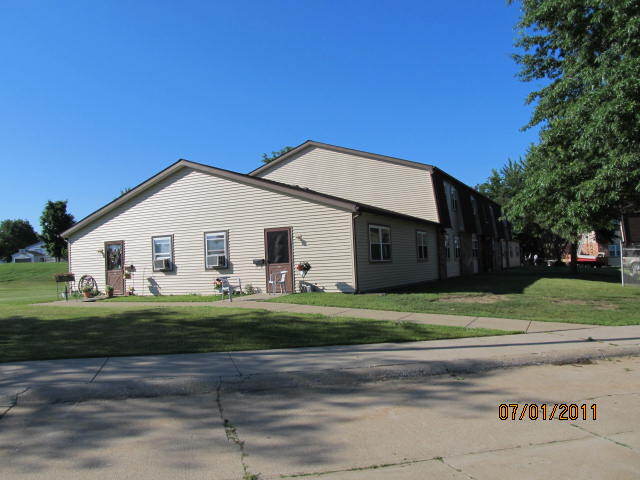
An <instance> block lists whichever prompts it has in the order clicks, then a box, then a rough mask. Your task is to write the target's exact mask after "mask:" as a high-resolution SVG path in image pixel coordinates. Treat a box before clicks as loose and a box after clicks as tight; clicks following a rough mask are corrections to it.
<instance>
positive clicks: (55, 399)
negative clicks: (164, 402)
mask: <svg viewBox="0 0 640 480" xmlns="http://www.w3.org/2000/svg"><path fill="white" fill-rule="evenodd" d="M628 356H640V345H627V346H607V347H603V348H596V349H593V350H590V351H588V352H585V351H575V350H574V351H569V352H558V353H547V354H527V355H522V356H516V357H509V358H499V359H489V360H475V359H461V360H453V361H425V362H415V363H403V364H393V365H374V366H371V367H356V368H346V369H338V370H316V371H311V372H310V371H304V372H302V371H293V372H286V373H268V374H251V375H245V376H225V377H220V376H217V375H210V376H205V377H158V378H151V379H145V380H140V379H135V380H117V381H105V382H100V381H98V382H94V383H77V382H76V383H59V384H46V385H38V386H34V387H30V388H27V389H25V390H24V391H22V392H20V393H18V394H16V395H12V396H5V397H4V398H0V405H7V406H8V407H11V406H15V405H28V406H39V405H47V404H53V403H70V402H85V401H89V400H123V399H127V398H152V397H164V396H184V395H198V394H206V393H212V392H216V391H221V392H224V393H233V392H243V393H244V392H247V393H248V392H269V391H276V390H283V389H296V388H305V389H314V388H321V387H352V386H354V385H358V384H366V383H371V382H379V381H383V380H394V379H398V380H399V379H416V378H427V377H430V376H434V375H444V374H449V375H451V374H460V373H466V374H469V373H479V372H484V371H488V370H495V369H502V368H516V367H524V366H532V365H545V364H546V365H565V364H570V363H589V362H591V361H593V360H606V359H610V358H615V357H628Z"/></svg>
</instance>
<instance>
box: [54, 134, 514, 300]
mask: <svg viewBox="0 0 640 480" xmlns="http://www.w3.org/2000/svg"><path fill="white" fill-rule="evenodd" d="M499 217H500V207H499V205H497V204H495V203H494V202H492V201H490V200H489V199H487V198H486V197H484V196H482V195H480V194H479V193H478V192H475V191H474V190H473V189H471V188H470V187H468V186H466V185H464V184H463V183H462V182H459V181H458V180H456V179H454V178H453V177H451V176H449V175H447V174H446V173H444V172H443V171H441V170H439V169H437V168H436V167H433V166H431V165H426V164H422V163H418V162H412V161H408V160H402V159H398V158H394V157H387V156H383V155H376V154H371V153H367V152H362V151H358V150H353V149H347V148H342V147H336V146H333V145H327V144H322V143H318V142H313V141H308V142H305V143H303V144H302V145H300V146H298V147H296V148H295V149H293V150H292V151H290V152H288V153H286V154H285V155H282V156H281V157H279V158H277V159H276V160H274V161H272V162H271V163H269V164H267V165H264V166H262V167H260V168H258V169H256V170H254V171H253V172H251V173H250V174H248V175H245V174H241V173H237V172H232V171H229V170H223V169H219V168H215V167H212V166H208V165H203V164H199V163H195V162H190V161H187V160H179V161H178V162H176V163H174V164H173V165H171V166H169V167H168V168H166V169H165V170H163V171H161V172H159V173H158V174H156V175H155V176H153V177H151V178H150V179H148V180H147V181H145V182H143V183H141V184H140V185H138V186H137V187H135V188H134V189H132V190H131V191H129V192H127V193H125V194H124V195H122V196H121V197H119V198H117V199H116V200H114V201H112V202H111V203H109V204H107V205H105V206H104V207H102V208H100V209H98V210H97V211H95V212H94V213H92V214H91V215H89V216H87V217H86V218H84V219H83V220H81V221H79V222H78V223H76V224H75V225H74V226H73V227H71V228H70V229H69V230H67V231H66V232H64V234H63V235H64V236H65V238H67V240H68V243H69V268H70V271H72V272H73V273H75V274H76V276H77V277H79V276H82V275H91V276H92V277H94V278H95V280H96V281H97V282H98V285H99V287H100V288H104V286H105V285H106V284H109V285H112V286H113V287H114V290H115V293H116V294H122V293H124V292H125V291H126V289H128V288H130V287H134V288H135V290H136V293H138V294H181V293H201V294H204V293H212V292H213V284H214V281H215V279H216V278H217V277H219V276H223V275H224V276H235V277H239V278H241V279H242V283H243V284H245V285H246V284H252V286H253V287H254V288H256V289H258V290H262V291H266V290H268V289H269V288H270V286H273V285H274V283H273V281H274V280H275V279H278V278H284V279H285V282H284V283H285V285H284V287H285V290H286V291H288V292H291V291H297V290H299V289H301V288H302V287H303V286H305V287H311V288H314V289H316V290H320V291H340V292H350V293H353V292H361V291H372V290H380V289H385V288H389V287H395V286H401V285H407V284H414V283H419V282H425V281H431V280H437V279H440V278H446V277H450V276H456V275H461V274H471V273H473V272H482V271H493V270H496V269H500V268H504V267H507V266H511V265H515V264H517V263H519V253H517V257H518V262H516V261H515V256H516V255H515V254H516V252H515V251H514V248H515V247H516V246H515V245H513V242H511V241H510V239H509V232H508V229H507V228H505V225H504V224H503V223H501V222H500V221H499ZM503 244H504V246H503ZM507 245H509V246H511V247H512V253H514V255H511V256H509V255H508V251H509V248H508V247H507ZM305 263H309V264H310V265H311V270H309V271H308V273H307V274H306V276H304V277H303V276H302V275H301V274H300V272H299V271H298V269H297V268H296V266H297V265H302V264H305Z"/></svg>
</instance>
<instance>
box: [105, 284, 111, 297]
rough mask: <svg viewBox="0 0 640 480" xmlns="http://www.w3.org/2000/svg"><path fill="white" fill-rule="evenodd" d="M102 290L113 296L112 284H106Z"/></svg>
mask: <svg viewBox="0 0 640 480" xmlns="http://www.w3.org/2000/svg"><path fill="white" fill-rule="evenodd" d="M104 291H105V292H106V293H107V297H109V298H113V285H107V286H106V287H104Z"/></svg>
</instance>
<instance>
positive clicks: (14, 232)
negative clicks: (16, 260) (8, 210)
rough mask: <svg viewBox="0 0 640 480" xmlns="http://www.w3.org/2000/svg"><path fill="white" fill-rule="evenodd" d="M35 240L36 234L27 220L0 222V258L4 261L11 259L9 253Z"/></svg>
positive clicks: (36, 238) (36, 239)
mask: <svg viewBox="0 0 640 480" xmlns="http://www.w3.org/2000/svg"><path fill="white" fill-rule="evenodd" d="M37 241H38V234H37V233H36V232H35V230H34V229H33V227H32V226H31V224H30V223H29V222H28V221H27V220H20V219H18V220H3V221H2V223H0V258H1V259H3V260H4V261H6V262H8V261H10V260H11V254H13V253H16V252H17V251H18V250H20V249H21V248H24V247H26V246H28V245H31V244H33V243H36V242H37Z"/></svg>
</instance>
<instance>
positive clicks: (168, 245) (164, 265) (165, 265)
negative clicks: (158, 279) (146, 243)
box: [151, 235, 173, 272]
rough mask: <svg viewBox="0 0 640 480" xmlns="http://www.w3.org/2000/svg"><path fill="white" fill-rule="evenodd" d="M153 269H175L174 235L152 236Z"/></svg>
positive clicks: (156, 270) (158, 270) (155, 270)
mask: <svg viewBox="0 0 640 480" xmlns="http://www.w3.org/2000/svg"><path fill="white" fill-rule="evenodd" d="M151 255H152V260H153V262H152V263H153V271H154V272H160V271H166V270H172V269H173V235H163V236H158V237H151Z"/></svg>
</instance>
